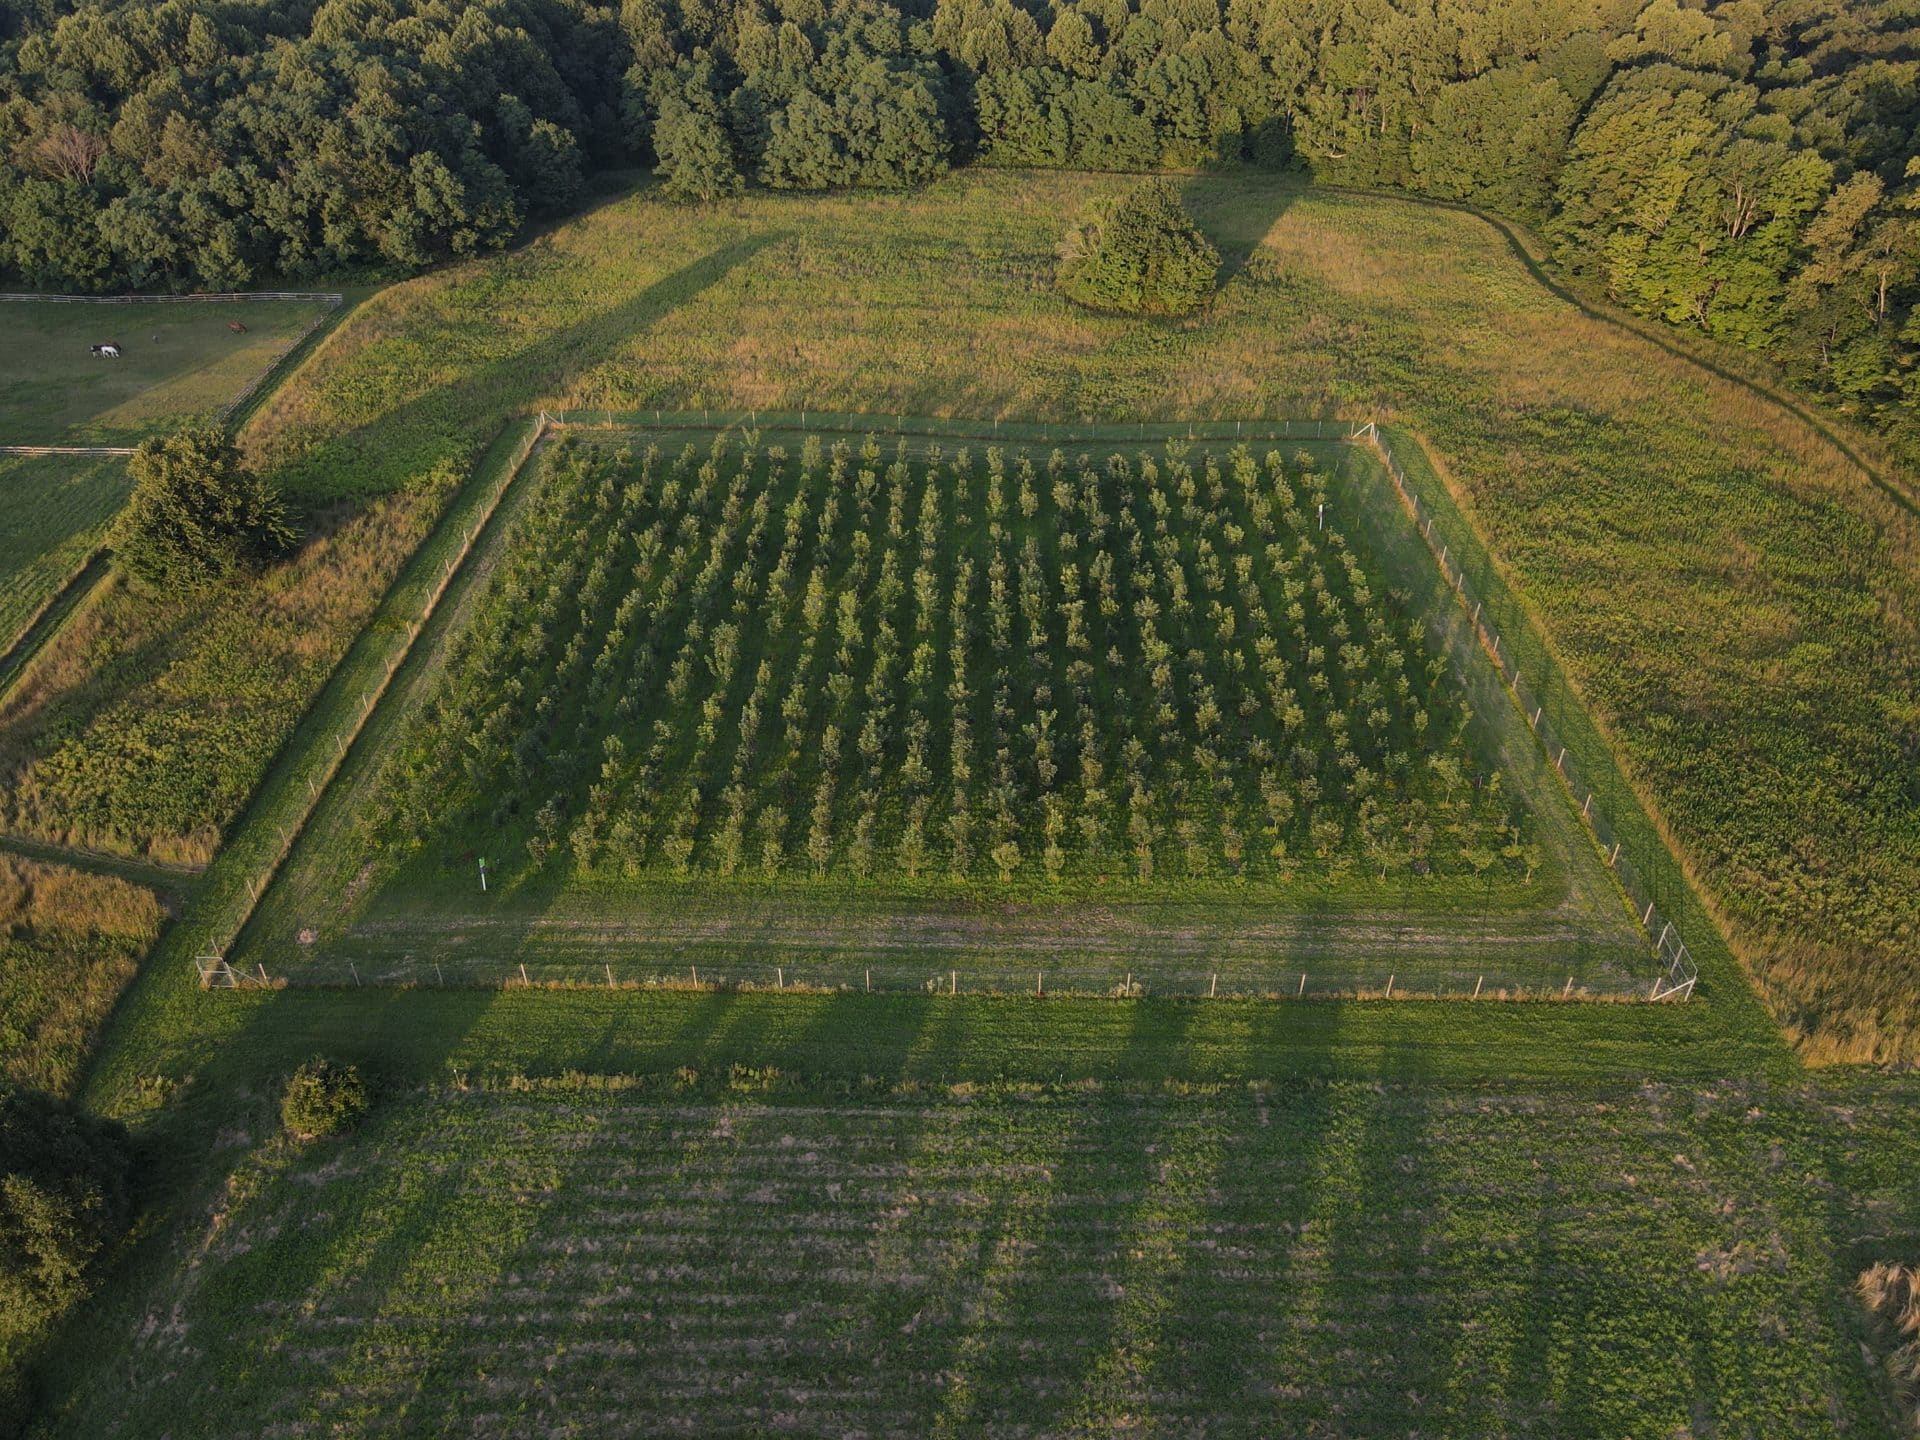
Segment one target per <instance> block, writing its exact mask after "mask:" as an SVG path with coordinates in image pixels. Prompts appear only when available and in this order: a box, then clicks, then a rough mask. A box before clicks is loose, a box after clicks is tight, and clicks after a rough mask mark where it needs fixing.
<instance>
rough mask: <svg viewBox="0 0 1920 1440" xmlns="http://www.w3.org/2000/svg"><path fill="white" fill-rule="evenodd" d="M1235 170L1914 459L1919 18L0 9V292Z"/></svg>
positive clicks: (990, 9)
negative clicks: (1055, 169) (907, 198)
mask: <svg viewBox="0 0 1920 1440" xmlns="http://www.w3.org/2000/svg"><path fill="white" fill-rule="evenodd" d="M1237 163H1251V164H1258V165H1271V166H1290V167H1294V168H1298V169H1300V170H1303V171H1305V172H1308V173H1310V174H1311V175H1313V176H1314V177H1315V178H1317V179H1320V180H1324V181H1328V182H1334V183H1344V184H1359V185H1378V186H1391V187H1398V188H1402V189H1406V190H1410V191H1413V192H1417V193H1421V194H1426V195H1432V196H1436V197H1440V198H1445V199H1451V200H1463V201H1468V202H1471V203H1475V204H1479V205H1482V206H1485V207H1487V208H1489V209H1491V210H1494V211H1497V212H1500V213H1502V214H1506V215H1509V216H1512V217H1515V218H1517V219H1520V220H1523V221H1526V222H1528V223H1530V224H1533V225H1536V226H1538V227H1541V228H1542V229H1543V231H1544V233H1545V234H1546V235H1547V237H1548V238H1549V240H1550V242H1551V244H1552V246H1553V249H1554V253H1555V256H1556V258H1557V260H1558V261H1559V262H1560V263H1561V264H1562V265H1563V266H1564V267H1565V268H1567V269H1568V270H1570V271H1571V272H1573V273H1575V274H1578V275H1581V276H1584V277H1586V278H1588V279H1590V280H1591V281H1592V282H1593V283H1594V284H1595V285H1597V286H1599V287H1601V288H1602V289H1604V290H1605V291H1606V293H1608V294H1609V295H1610V296H1611V297H1612V298H1613V299H1615V300H1616V301H1618V302H1619V303H1621V304H1623V305H1626V306H1629V307H1631V308H1632V309H1634V310H1636V311H1638V312H1640V313H1642V314H1645V315H1649V316H1656V317H1659V318H1661V319H1664V320H1667V321H1669V322H1671V323H1674V324H1676V325H1682V326H1688V327H1692V328H1695V329H1699V330H1703V331H1705V332H1707V333H1709V334H1712V335H1715V336H1717V337H1720V338H1722V339H1725V340H1729V341H1732V342H1734V343H1737V344H1741V345H1745V346H1749V347H1751V348H1754V349H1758V350H1762V351H1764V352H1766V353H1768V354H1769V355H1771V356H1772V357H1773V358H1775V359H1776V360H1778V361H1779V362H1781V363H1782V364H1783V365H1785V366H1786V367H1787V368H1788V369H1789V370H1790V371H1791V372H1792V373H1793V374H1794V375H1795V376H1796V377H1797V378H1798V379H1800V380H1801V382H1802V383H1804V384H1807V385H1808V386H1809V387H1811V388H1813V389H1815V390H1816V391H1818V392H1821V393H1823V394H1824V395H1826V396H1827V397H1828V398H1829V399H1831V400H1833V401H1834V402H1836V403H1838V404H1840V405H1841V406H1843V407H1844V408H1846V409H1848V410H1851V411H1853V412H1854V413H1856V414H1858V415H1860V416H1862V417H1863V418H1864V419H1866V420H1868V421H1869V422H1871V423H1875V424H1878V425H1879V426H1881V427H1882V428H1884V429H1887V430H1889V431H1892V432H1894V433H1895V434H1896V436H1898V437H1899V438H1900V439H1901V440H1902V441H1903V443H1904V444H1905V445H1906V446H1907V447H1908V451H1909V453H1910V454H1920V366H1917V365H1916V356H1920V314H1917V313H1916V308H1915V302H1916V299H1920V0H1884V3H1869V0H1721V3H1717V4H1682V3H1679V0H1650V3H1649V0H1440V3H1438V4H1419V5H1415V4H1413V3H1411V0H1054V3H1048V0H1026V3H1015V0H902V3H888V0H624V3H622V4H618V5H613V4H595V3H592V0H325V3H312V0H292V3H284V0H163V3H160V4H158V5H149V4H146V3H140V0H82V3H78V4H75V3H72V0H0V269H4V270H5V271H7V272H8V273H9V274H10V275H11V276H13V277H14V278H15V279H17V280H18V281H24V282H25V283H28V284H31V285H35V286H47V287H59V288H71V289H82V290H87V289H119V288H126V287H141V288H153V287H184V286H205V287H239V286H245V285H249V284H255V283H258V282H260V281H262V280H265V279H269V278H286V279H300V278H302V277H310V276H318V275H333V274H339V273H342V272H362V271H366V272H374V273H403V272H405V271H408V270H412V269H416V268H418V267H420V266H423V265H427V264H430V263H433V262H435V261H439V260H442V259H444V258H447V257H450V256H460V255H466V254H471V253H474V252H476V251H478V250H482V249H486V248H488V247H493V246H498V245H501V244H504V243H506V242H507V241H508V240H509V239H511V238H512V236H513V235H514V234H515V233H516V232H517V231H518V230H519V228H520V227H521V226H522V225H523V224H524V223H525V222H526V220H527V219H528V218H529V217H532V216H538V215H542V214H552V213H556V212H561V211H564V210H566V209H567V208H568V207H569V206H571V205H573V204H574V203H576V202H577V201H578V199H579V198H580V197H581V195H582V194H583V192H584V190H585V188H586V185H587V184H588V177H589V176H590V175H591V174H592V173H593V172H594V171H596V170H599V169H603V168H611V167H630V166H635V165H647V166H655V167H657V168H658V170H659V172H660V174H661V175H662V177H663V179H664V180H665V182H666V183H667V186H668V188H669V190H670V191H671V192H672V193H676V194H679V195H682V196H685V197H688V198H693V199H710V198H713V197H717V196H722V195H726V194H730V193H734V192H735V191H737V190H738V189H739V188H741V187H742V186H744V185H746V184H750V183H751V184H759V185H764V186H769V187H775V188H782V189H799V190H809V189H821V188H826V187H837V186H902V185H913V184H918V183H921V182H923V181H925V180H928V179H930V178H933V177H935V176H937V175H939V174H941V173H942V172H943V171H945V170H946V169H948V168H949V167H952V166H955V165H962V164H987V165H1018V166H1074V167H1085V168H1091V169H1104V170H1117V171H1150V170H1156V169H1180V168H1193V167H1199V166H1208V165H1217V164H1237Z"/></svg>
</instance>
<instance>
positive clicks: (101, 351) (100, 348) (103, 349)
mask: <svg viewBox="0 0 1920 1440" xmlns="http://www.w3.org/2000/svg"><path fill="white" fill-rule="evenodd" d="M93 353H94V354H95V355H98V356H99V357H100V358H101V359H102V360H118V359H119V358H120V342H119V341H118V340H109V341H107V343H106V344H104V345H96V346H94V347H93Z"/></svg>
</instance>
